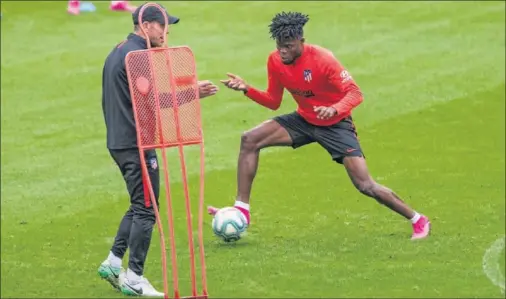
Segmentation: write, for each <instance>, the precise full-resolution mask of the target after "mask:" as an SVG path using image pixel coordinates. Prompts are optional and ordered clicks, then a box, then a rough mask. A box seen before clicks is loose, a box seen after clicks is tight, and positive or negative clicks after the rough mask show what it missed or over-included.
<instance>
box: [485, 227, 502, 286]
mask: <svg viewBox="0 0 506 299" xmlns="http://www.w3.org/2000/svg"><path fill="white" fill-rule="evenodd" d="M505 240H506V236H505V237H501V238H499V239H497V240H496V241H495V242H494V243H493V244H492V246H490V248H489V249H487V251H485V255H484V256H483V272H485V274H486V275H487V277H488V279H490V281H491V282H492V283H493V284H494V285H496V286H498V287H499V288H500V289H501V293H503V294H504V290H505V281H504V280H505V279H504V275H503V273H502V271H501V266H500V262H499V259H500V257H501V253H502V252H503V251H504V248H505Z"/></svg>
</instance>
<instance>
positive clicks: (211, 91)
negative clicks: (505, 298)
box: [199, 80, 218, 99]
mask: <svg viewBox="0 0 506 299" xmlns="http://www.w3.org/2000/svg"><path fill="white" fill-rule="evenodd" d="M217 92H218V86H216V85H214V84H213V82H211V81H209V80H205V81H199V98H201V99H203V98H205V97H208V96H212V95H215V94H216V93H217Z"/></svg>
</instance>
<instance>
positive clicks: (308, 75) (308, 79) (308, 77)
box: [304, 70, 313, 82]
mask: <svg viewBox="0 0 506 299" xmlns="http://www.w3.org/2000/svg"><path fill="white" fill-rule="evenodd" d="M311 80H313V76H312V74H311V70H304V81H306V82H311Z"/></svg>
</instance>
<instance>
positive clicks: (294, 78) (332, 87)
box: [246, 44, 363, 126]
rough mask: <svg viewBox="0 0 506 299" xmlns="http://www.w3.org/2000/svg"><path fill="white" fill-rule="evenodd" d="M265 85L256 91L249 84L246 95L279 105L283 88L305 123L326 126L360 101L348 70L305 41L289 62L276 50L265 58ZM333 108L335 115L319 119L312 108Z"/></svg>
mask: <svg viewBox="0 0 506 299" xmlns="http://www.w3.org/2000/svg"><path fill="white" fill-rule="evenodd" d="M267 75H268V87H267V91H260V90H258V89H255V88H253V87H249V88H248V90H247V92H246V96H247V97H249V98H250V99H252V100H253V101H255V102H257V103H259V104H260V105H262V106H265V107H267V108H269V109H272V110H276V109H278V108H279V106H280V105H281V100H282V97H283V92H284V89H286V90H288V91H289V92H290V93H291V94H292V96H293V98H294V100H295V101H296V102H297V104H298V107H297V112H298V113H299V114H300V115H301V116H302V117H303V118H304V119H305V120H306V121H307V122H309V123H311V124H313V125H317V126H330V125H333V124H335V123H338V122H339V121H341V120H342V119H343V118H345V117H347V116H349V115H350V114H351V110H352V109H353V108H355V107H356V106H358V105H359V104H360V103H361V102H362V101H363V97H362V92H361V91H360V88H359V87H358V86H357V84H356V83H355V81H354V80H353V78H352V77H351V75H350V74H349V73H348V71H347V70H346V69H345V68H344V67H343V66H342V65H341V63H340V62H339V61H338V60H337V59H336V58H335V57H334V55H333V54H332V52H330V51H329V50H327V49H324V48H322V47H319V46H316V45H311V44H305V45H304V51H303V52H302V55H301V56H300V57H299V58H298V59H297V60H296V61H295V62H294V63H293V64H290V65H285V64H283V62H282V61H281V57H280V56H279V54H278V52H277V51H273V52H272V53H271V54H270V55H269V59H268V61H267ZM318 106H326V107H330V106H332V107H334V108H335V109H336V110H337V114H336V115H334V116H333V117H331V118H329V119H326V120H323V119H318V118H317V115H318V114H317V112H314V107H318Z"/></svg>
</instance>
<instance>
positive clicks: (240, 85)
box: [220, 73, 247, 91]
mask: <svg viewBox="0 0 506 299" xmlns="http://www.w3.org/2000/svg"><path fill="white" fill-rule="evenodd" d="M227 76H228V79H227V80H220V82H221V83H223V84H224V85H225V86H226V87H228V88H230V89H233V90H241V91H246V89H247V85H246V82H244V80H243V79H242V78H241V77H239V76H237V75H234V74H231V73H227Z"/></svg>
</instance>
